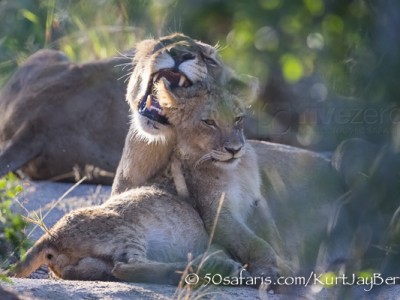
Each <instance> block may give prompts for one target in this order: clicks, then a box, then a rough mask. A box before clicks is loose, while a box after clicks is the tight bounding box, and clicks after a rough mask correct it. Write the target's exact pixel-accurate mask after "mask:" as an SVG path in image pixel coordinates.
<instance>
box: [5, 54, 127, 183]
mask: <svg viewBox="0 0 400 300" xmlns="http://www.w3.org/2000/svg"><path fill="white" fill-rule="evenodd" d="M127 63H129V59H126V58H117V59H110V60H105V61H101V62H93V63H87V64H82V65H79V64H73V63H71V62H70V61H69V60H68V59H67V57H66V56H65V55H64V54H62V53H61V52H58V51H54V50H41V51H38V52H37V53H35V54H34V55H32V56H31V57H30V58H29V59H28V60H27V61H26V62H25V63H24V64H23V65H22V66H21V67H20V68H19V69H18V70H17V72H16V73H15V74H14V75H13V77H12V78H11V79H10V81H9V82H8V84H7V85H6V86H5V87H4V88H3V89H2V93H1V96H0V177H2V176H4V175H5V174H6V173H7V172H10V171H16V170H18V169H21V170H22V171H23V172H24V173H25V174H26V175H27V176H29V177H30V178H32V179H38V180H43V179H48V180H64V181H66V180H68V181H71V180H72V181H73V180H76V179H77V177H78V179H79V177H82V176H84V175H87V176H88V182H93V183H103V184H110V183H111V182H112V180H113V177H114V172H115V169H116V167H117V165H118V162H119V159H120V157H121V152H122V147H123V143H124V139H125V136H126V133H127V130H128V123H129V117H128V113H127V112H128V110H129V107H128V105H127V104H126V103H125V101H123V98H124V93H125V84H124V82H123V80H118V78H120V77H121V76H123V74H124V73H126V72H127V71H121V70H120V69H117V68H116V67H115V66H116V65H119V64H127Z"/></svg>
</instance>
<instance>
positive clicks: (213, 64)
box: [203, 56, 218, 67]
mask: <svg viewBox="0 0 400 300" xmlns="http://www.w3.org/2000/svg"><path fill="white" fill-rule="evenodd" d="M203 60H204V62H205V63H206V64H207V65H209V66H211V67H218V63H217V62H216V61H215V60H214V59H212V58H210V57H206V56H204V57H203Z"/></svg>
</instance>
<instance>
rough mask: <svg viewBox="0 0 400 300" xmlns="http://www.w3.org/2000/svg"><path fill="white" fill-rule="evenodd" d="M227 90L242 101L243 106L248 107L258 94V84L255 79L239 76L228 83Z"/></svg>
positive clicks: (248, 76)
mask: <svg viewBox="0 0 400 300" xmlns="http://www.w3.org/2000/svg"><path fill="white" fill-rule="evenodd" d="M228 88H229V90H230V91H231V92H232V93H233V94H235V95H236V96H238V97H239V98H241V99H242V100H243V104H244V105H246V106H250V105H251V104H253V103H254V101H255V100H256V99H257V97H258V95H259V93H260V83H259V81H258V79H257V78H256V77H253V76H250V75H240V76H235V77H233V78H232V79H231V80H230V81H229V82H228Z"/></svg>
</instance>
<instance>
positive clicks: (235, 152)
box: [225, 146, 242, 155]
mask: <svg viewBox="0 0 400 300" xmlns="http://www.w3.org/2000/svg"><path fill="white" fill-rule="evenodd" d="M225 150H226V151H227V152H229V153H231V154H232V155H235V154H237V153H238V152H239V151H240V150H242V147H241V146H238V147H236V148H234V147H225Z"/></svg>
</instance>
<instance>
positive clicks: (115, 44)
mask: <svg viewBox="0 0 400 300" xmlns="http://www.w3.org/2000/svg"><path fill="white" fill-rule="evenodd" d="M399 14H400V1H397V0H381V1H375V0H325V1H323V0H298V1H284V0H253V1H240V0H201V1H200V0H186V1H184V0H149V1H145V0H132V1H128V0H98V1H94V0H86V1H72V0H58V1H57V0H2V1H0V86H1V85H3V84H4V83H5V81H6V80H7V78H9V76H10V74H12V72H13V71H14V70H15V68H16V67H17V66H18V64H20V63H22V62H23V61H24V60H25V59H26V58H27V57H28V56H29V55H30V54H32V53H34V52H35V51H37V50H38V49H40V48H45V47H47V48H52V49H59V50H62V51H64V52H65V53H66V54H67V56H68V57H70V59H71V60H73V61H76V62H84V61H89V60H93V59H101V58H106V57H112V56H116V55H118V53H119V52H123V51H126V50H129V49H131V48H133V47H134V46H135V43H136V42H137V41H139V40H142V39H144V38H147V37H158V36H161V35H165V34H169V33H172V32H175V31H181V32H183V33H185V34H187V35H189V36H191V37H193V38H195V39H199V40H202V41H204V42H207V43H209V44H212V45H216V44H218V46H219V49H220V53H221V56H222V58H223V59H224V61H225V62H226V63H227V64H228V65H230V66H231V67H232V68H233V69H235V70H236V71H237V72H238V73H247V74H251V75H254V76H257V77H258V78H259V79H260V82H261V84H262V93H261V96H260V101H259V102H258V104H256V105H255V106H254V107H253V112H252V113H253V115H254V118H255V120H256V122H255V123H254V126H252V128H253V131H251V132H249V133H248V135H249V136H250V137H258V138H263V139H267V140H272V141H277V142H283V143H288V144H294V145H297V146H302V147H308V148H314V149H332V148H334V147H335V146H336V145H337V143H338V142H340V141H341V140H343V139H345V138H349V137H354V136H358V137H363V138H366V139H369V140H372V141H374V142H387V141H388V140H391V141H392V142H393V141H394V139H395V138H394V137H395V136H398V134H396V132H395V129H394V128H395V127H394V126H393V125H396V124H397V120H398V108H397V107H398V104H399V102H400V88H399V87H398V82H397V81H398V80H399V79H400V78H399V77H400V76H399V75H400V72H399V71H400V59H399V56H400V33H399V29H400V16H399ZM394 143H398V142H396V141H394Z"/></svg>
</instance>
